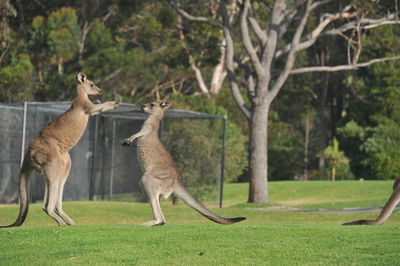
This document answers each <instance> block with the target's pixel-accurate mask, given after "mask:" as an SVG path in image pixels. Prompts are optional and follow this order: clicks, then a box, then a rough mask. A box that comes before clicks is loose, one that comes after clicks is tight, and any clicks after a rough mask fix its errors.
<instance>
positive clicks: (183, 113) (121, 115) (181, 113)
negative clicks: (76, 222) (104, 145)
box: [0, 102, 227, 208]
mask: <svg viewBox="0 0 400 266" xmlns="http://www.w3.org/2000/svg"><path fill="white" fill-rule="evenodd" d="M39 104H40V105H43V104H48V105H49V106H51V105H53V106H52V108H54V107H55V106H57V104H59V106H62V107H65V106H66V105H67V106H70V104H71V102H24V103H23V111H24V112H23V121H22V123H23V124H22V140H21V157H20V158H21V159H20V160H21V161H20V164H21V166H22V162H23V159H24V155H25V144H26V130H27V128H26V125H27V121H26V119H27V112H28V107H29V106H31V105H39ZM0 105H3V106H9V107H11V106H17V107H20V106H21V105H22V104H18V103H12V104H7V103H0ZM41 108H42V109H43V110H45V109H46V108H43V107H41ZM58 109H59V111H60V113H63V112H65V108H58ZM49 110H51V111H54V109H49ZM147 116H148V115H147V114H145V113H143V112H142V111H141V110H140V106H139V105H136V104H128V103H121V104H120V105H119V107H118V109H117V110H110V111H107V112H105V113H102V114H99V115H97V116H95V117H94V118H92V119H95V129H94V132H95V133H94V138H95V139H94V141H93V145H94V147H93V156H92V160H93V161H92V169H91V178H90V180H89V200H93V196H94V179H95V167H96V146H97V145H96V143H97V138H98V122H99V119H100V118H102V117H106V118H109V119H111V121H112V141H115V121H116V119H127V120H145V119H146V118H147ZM164 119H222V122H223V132H222V139H221V146H222V149H221V150H222V152H221V172H220V173H221V176H220V188H219V207H220V208H221V207H222V199H223V189H224V178H225V171H224V169H225V156H226V127H227V116H226V115H211V114H205V113H200V112H194V111H188V110H178V109H169V110H167V111H166V112H165V116H164ZM164 119H163V120H162V121H161V126H160V135H162V132H163V121H164ZM28 141H29V140H28ZM114 152H115V151H114V145H112V149H111V158H112V159H111V169H110V184H109V186H110V188H109V189H110V190H109V194H110V195H109V199H110V200H112V196H113V175H114V172H113V167H114Z"/></svg>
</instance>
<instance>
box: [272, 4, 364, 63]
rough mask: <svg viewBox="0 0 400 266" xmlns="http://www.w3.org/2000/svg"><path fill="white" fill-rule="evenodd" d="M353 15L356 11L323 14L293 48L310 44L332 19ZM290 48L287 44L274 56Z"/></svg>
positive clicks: (305, 47)
mask: <svg viewBox="0 0 400 266" xmlns="http://www.w3.org/2000/svg"><path fill="white" fill-rule="evenodd" d="M348 7H349V6H347V7H345V8H344V9H347V8H348ZM355 16H357V13H356V12H352V13H347V12H340V13H336V14H330V15H325V17H324V19H323V20H322V21H321V22H320V23H319V24H318V26H317V27H316V28H315V29H314V30H313V31H312V32H311V33H309V34H308V36H307V37H305V38H303V40H302V41H301V42H300V43H299V44H297V45H296V47H295V49H296V50H297V51H300V50H304V49H307V48H308V47H310V46H312V45H313V44H314V43H315V42H316V41H317V38H318V37H319V36H320V34H321V32H322V31H323V30H324V29H325V28H326V27H327V26H328V25H329V24H330V23H332V22H333V21H335V20H338V19H340V18H352V17H355ZM291 49H293V46H291V44H287V45H285V46H284V47H283V48H282V49H280V50H278V51H277V52H276V54H275V57H276V58H278V57H280V56H281V55H283V54H285V53H288V52H289V51H290V50H291Z"/></svg>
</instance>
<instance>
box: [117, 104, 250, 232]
mask: <svg viewBox="0 0 400 266" xmlns="http://www.w3.org/2000/svg"><path fill="white" fill-rule="evenodd" d="M169 107H170V103H169V102H163V103H156V102H153V103H148V104H145V105H143V107H142V110H143V111H144V112H146V113H149V114H150V116H149V117H148V119H147V120H146V121H145V122H144V124H143V127H142V129H141V130H140V131H139V132H138V133H136V134H134V135H132V136H130V137H129V138H127V139H125V140H124V143H123V145H129V144H130V143H132V142H133V141H134V140H135V139H136V138H137V139H138V158H139V161H140V164H141V166H142V169H143V172H144V175H143V177H142V179H141V184H142V187H143V189H144V191H145V193H146V195H147V196H148V198H149V200H150V204H151V207H152V209H153V218H154V220H152V221H150V222H147V223H144V224H143V225H146V226H153V225H163V224H165V223H166V220H165V217H164V215H163V213H162V211H161V207H160V202H159V198H160V195H162V196H163V197H164V198H168V197H169V195H170V194H171V193H175V194H177V195H178V196H180V197H181V198H182V199H183V200H184V201H185V203H186V204H188V205H189V206H190V207H192V208H194V209H195V210H196V211H198V212H199V213H200V214H202V215H203V216H205V217H207V218H208V219H210V220H212V221H214V222H216V223H220V224H232V223H236V222H240V221H242V220H244V219H246V218H244V217H237V218H223V217H220V216H218V215H216V214H215V213H213V212H211V211H210V210H208V209H207V208H206V207H205V206H204V205H203V204H202V203H201V202H199V201H198V200H197V199H195V198H194V197H193V196H192V195H191V194H190V193H189V192H188V191H187V190H186V189H185V187H184V186H183V185H182V182H181V178H180V175H179V173H178V170H177V168H176V165H175V162H174V160H173V158H172V156H171V154H170V153H169V152H168V151H167V149H166V148H165V147H164V145H163V144H162V143H161V141H160V139H159V137H158V129H159V124H160V121H161V119H162V118H163V116H164V112H165V110H166V109H168V108H169Z"/></svg>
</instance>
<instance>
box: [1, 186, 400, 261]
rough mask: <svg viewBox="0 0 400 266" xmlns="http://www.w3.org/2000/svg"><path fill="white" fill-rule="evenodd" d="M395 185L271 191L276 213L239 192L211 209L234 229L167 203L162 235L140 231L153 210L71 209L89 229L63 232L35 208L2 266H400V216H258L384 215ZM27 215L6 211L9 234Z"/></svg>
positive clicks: (116, 206) (73, 205)
mask: <svg viewBox="0 0 400 266" xmlns="http://www.w3.org/2000/svg"><path fill="white" fill-rule="evenodd" d="M391 183H392V182H390V181H368V182H366V181H365V182H358V181H343V182H295V181H287V182H270V188H269V192H270V198H271V203H269V204H266V205H260V204H257V205H254V204H246V203H245V202H246V199H247V185H246V184H229V185H226V187H225V193H224V195H225V196H224V206H225V207H224V208H222V209H218V208H216V205H217V203H216V202H206V205H207V206H209V207H210V208H211V209H213V210H214V211H215V212H216V213H218V214H220V215H222V216H227V217H233V216H246V217H247V220H246V221H244V222H241V223H238V224H235V225H230V226H223V225H217V224H214V223H211V222H210V221H208V220H207V219H205V218H204V217H202V216H201V215H199V214H198V213H197V212H195V211H193V210H192V209H190V208H189V207H187V206H185V205H184V204H183V203H179V204H178V205H176V206H173V205H172V204H171V203H170V201H162V205H163V210H164V214H165V216H166V218H167V221H168V224H167V225H165V226H162V227H152V228H146V227H142V226H137V224H140V223H143V222H146V221H148V220H150V219H151V209H150V207H149V205H148V204H145V203H126V202H65V204H64V209H65V210H66V212H67V213H69V214H70V216H71V217H72V218H73V219H74V220H75V222H77V223H78V224H79V226H75V227H58V226H56V225H55V222H53V221H52V220H51V219H50V218H48V217H47V216H46V215H45V214H44V213H43V211H41V205H40V204H32V205H31V208H30V211H29V215H28V218H27V221H26V223H25V224H24V225H23V226H22V227H20V228H10V229H2V230H0V265H28V264H29V265H32V264H34V265H54V264H86V265H88V264H89V265H91V264H100V265H105V264H133V265H204V264H212V265H399V263H400V253H399V247H400V230H399V229H400V228H399V227H400V212H399V211H395V212H394V213H393V215H392V216H391V217H390V218H389V220H388V221H387V222H386V223H385V224H384V225H381V226H370V227H368V226H355V227H345V226H341V225H340V224H341V223H343V222H347V221H351V220H354V219H361V218H363V219H365V218H373V217H376V215H377V214H378V213H377V212H372V213H369V212H368V213H314V212H276V211H262V210H257V208H260V207H268V206H276V205H280V206H287V207H295V208H304V209H320V208H322V209H341V208H347V207H369V206H382V205H383V204H384V203H385V201H386V200H387V198H388V196H389V195H390V193H391ZM17 213H18V207H17V206H16V205H0V224H8V223H11V222H13V221H14V219H15V218H16V215H17Z"/></svg>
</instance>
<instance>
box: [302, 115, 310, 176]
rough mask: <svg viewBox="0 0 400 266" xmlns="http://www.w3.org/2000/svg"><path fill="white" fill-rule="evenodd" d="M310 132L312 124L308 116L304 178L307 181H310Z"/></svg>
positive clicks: (305, 137) (305, 136)
mask: <svg viewBox="0 0 400 266" xmlns="http://www.w3.org/2000/svg"><path fill="white" fill-rule="evenodd" d="M310 130H311V122H310V120H309V118H308V116H306V123H305V134H304V177H303V179H304V180H305V181H307V180H308V146H309V140H310Z"/></svg>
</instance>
